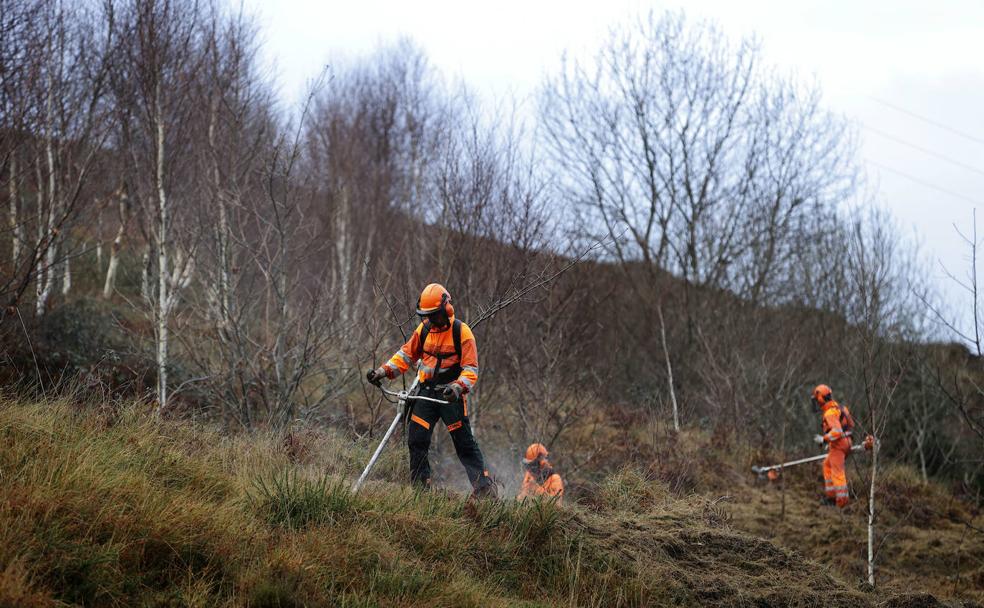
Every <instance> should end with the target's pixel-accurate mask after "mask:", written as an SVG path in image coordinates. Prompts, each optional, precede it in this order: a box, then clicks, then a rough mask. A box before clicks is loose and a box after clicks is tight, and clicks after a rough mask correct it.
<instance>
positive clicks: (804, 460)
mask: <svg viewBox="0 0 984 608" xmlns="http://www.w3.org/2000/svg"><path fill="white" fill-rule="evenodd" d="M863 449H864V444H858V445H855V446H852V447H851V451H852V452H860V451H861V450H863ZM826 457H827V455H826V454H820V455H819V456H810V457H809V458H800V459H799V460H791V461H789V462H783V463H780V464H774V465H772V466H768V467H757V466H753V467H752V471H754V472H755V473H765V472H766V471H771V470H773V469H784V468H786V467H792V466H795V465H798V464H806V463H807V462H816V461H817V460H823V459H824V458H826Z"/></svg>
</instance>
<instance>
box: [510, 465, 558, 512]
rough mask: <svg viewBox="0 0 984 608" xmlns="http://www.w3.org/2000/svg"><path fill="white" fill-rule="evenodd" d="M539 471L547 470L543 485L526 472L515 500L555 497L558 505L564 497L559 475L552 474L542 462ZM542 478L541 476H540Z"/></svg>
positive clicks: (548, 466)
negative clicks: (531, 497)
mask: <svg viewBox="0 0 984 608" xmlns="http://www.w3.org/2000/svg"><path fill="white" fill-rule="evenodd" d="M540 468H541V471H543V469H547V471H543V472H547V473H548V474H547V475H546V479H545V480H544V481H543V483H540V481H539V480H538V479H537V476H536V475H534V474H533V473H531V472H530V471H529V469H527V470H526V474H525V475H524V476H523V487H522V488H521V489H520V490H519V496H517V498H519V499H523V498H526V497H527V496H546V497H548V498H549V497H554V496H556V497H557V503H558V504H559V503H560V502H561V501H562V500H563V497H564V482H563V480H561V478H560V475H558V474H557V473H554V472H553V469H551V468H550V464H549V463H547V462H543V463H542V464H541V465H540ZM541 477H542V475H541Z"/></svg>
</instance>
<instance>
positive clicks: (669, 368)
mask: <svg viewBox="0 0 984 608" xmlns="http://www.w3.org/2000/svg"><path fill="white" fill-rule="evenodd" d="M656 314H657V315H659V335H660V339H661V340H662V342H663V356H664V357H665V358H666V379H667V382H668V383H669V385H670V402H671V403H672V404H673V430H674V431H675V432H677V433H679V432H680V410H679V407H677V398H676V389H675V388H673V365H671V364H670V349H669V347H668V346H667V345H666V323H665V322H664V321H663V307H662V306H657V307H656Z"/></svg>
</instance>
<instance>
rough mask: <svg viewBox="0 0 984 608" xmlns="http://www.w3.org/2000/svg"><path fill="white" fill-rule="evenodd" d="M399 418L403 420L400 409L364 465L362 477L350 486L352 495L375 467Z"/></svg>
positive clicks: (401, 409) (398, 422)
mask: <svg viewBox="0 0 984 608" xmlns="http://www.w3.org/2000/svg"><path fill="white" fill-rule="evenodd" d="M401 418H403V408H402V407H401V408H398V409H397V410H396V416H395V417H394V418H393V424H391V425H390V427H389V428H388V429H387V430H386V434H385V435H383V440H382V441H380V442H379V445H378V446H377V447H376V451H375V452H374V453H373V455H372V458H370V459H369V464H367V465H366V470H365V471H362V475H360V476H359V480H358V481H356V482H355V485H353V486H352V493H353V494H354V493H355V492H358V491H359V488H360V487H362V482H364V481H365V480H366V477H368V476H369V471H371V470H372V467H373V465H375V464H376V461H377V460H379V455H380V454H382V453H383V448H385V447H386V442H387V441H389V438H390V437H391V436H392V435H393V431H395V430H396V427H397V426H398V425H399V424H400V419H401Z"/></svg>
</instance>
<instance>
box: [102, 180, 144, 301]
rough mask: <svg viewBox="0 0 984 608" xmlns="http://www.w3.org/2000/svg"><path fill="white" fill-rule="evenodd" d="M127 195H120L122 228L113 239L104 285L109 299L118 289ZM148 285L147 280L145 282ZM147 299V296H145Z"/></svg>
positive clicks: (104, 292)
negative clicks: (117, 281)
mask: <svg viewBox="0 0 984 608" xmlns="http://www.w3.org/2000/svg"><path fill="white" fill-rule="evenodd" d="M126 196H127V195H126V193H120V195H119V204H120V208H119V211H120V227H119V228H118V229H117V230H116V238H114V239H113V245H112V247H111V248H110V250H109V267H108V268H107V269H106V282H105V283H104V284H103V292H102V295H103V298H105V299H107V300H108V299H109V298H110V297H111V296H112V295H113V291H114V290H115V289H116V273H117V272H118V269H119V265H120V250H121V249H122V248H123V237H124V235H125V234H126V214H127V200H126ZM146 261H147V258H146V255H145V257H144V273H145V274H146V272H147V264H146ZM144 283H146V279H145V280H144ZM145 297H146V295H145Z"/></svg>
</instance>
